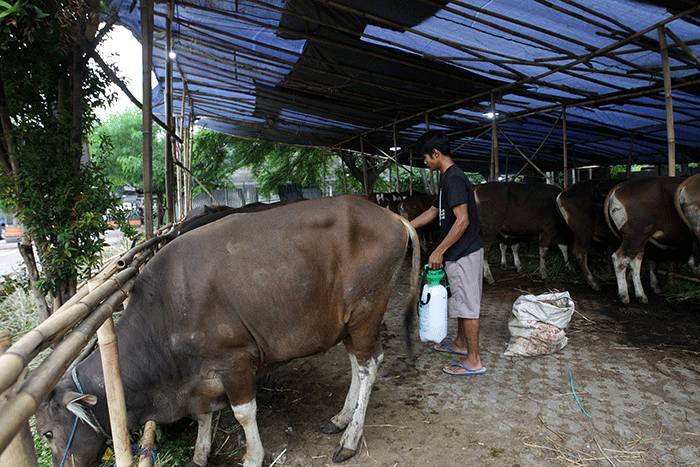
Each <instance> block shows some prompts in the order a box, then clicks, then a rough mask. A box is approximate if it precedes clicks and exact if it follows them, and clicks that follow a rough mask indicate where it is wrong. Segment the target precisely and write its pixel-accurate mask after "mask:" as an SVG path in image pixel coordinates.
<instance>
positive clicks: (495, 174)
mask: <svg viewBox="0 0 700 467" xmlns="http://www.w3.org/2000/svg"><path fill="white" fill-rule="evenodd" d="M491 112H493V116H492V117H491V181H492V182H497V181H498V178H499V176H500V169H499V167H498V126H497V124H496V97H495V95H494V94H493V93H491Z"/></svg>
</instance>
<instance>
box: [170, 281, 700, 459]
mask: <svg viewBox="0 0 700 467" xmlns="http://www.w3.org/2000/svg"><path fill="white" fill-rule="evenodd" d="M492 271H493V272H494V276H495V277H496V279H497V281H498V284H497V286H489V285H487V284H484V296H483V301H482V318H481V357H482V362H483V364H484V366H485V367H486V368H487V369H488V372H487V373H486V374H485V375H480V376H459V377H456V376H448V375H446V374H444V373H443V372H442V371H441V368H442V366H443V365H445V364H448V363H451V362H452V361H456V359H455V358H451V357H450V356H449V355H445V354H440V353H437V352H435V351H433V350H432V349H431V345H429V344H426V343H421V342H420V340H419V338H418V332H417V330H416V332H415V334H414V336H413V340H414V343H415V344H416V347H417V349H416V356H415V359H413V360H409V359H408V357H407V354H406V350H405V345H404V336H403V329H402V324H401V323H402V321H401V315H402V309H403V305H404V303H405V295H406V291H407V285H408V282H407V268H404V273H403V274H402V276H401V277H400V278H399V283H398V284H397V286H396V288H395V290H394V294H393V298H392V301H391V303H390V307H389V309H388V311H387V314H386V316H385V319H384V329H383V332H382V337H383V343H384V349H385V352H386V356H385V360H384V363H383V365H382V367H381V369H380V372H379V377H378V379H377V383H376V384H375V387H374V390H373V392H372V397H371V400H370V406H369V409H368V411H367V419H366V424H365V430H364V439H363V440H362V443H361V447H360V450H359V451H358V453H357V455H356V456H355V457H353V458H351V459H350V460H348V461H346V462H344V463H342V464H334V463H333V461H332V455H333V452H334V450H335V447H336V444H337V442H338V440H339V439H340V435H325V434H322V433H321V432H320V431H319V430H318V427H319V425H320V424H321V423H323V422H325V421H327V420H328V419H330V417H332V416H333V415H334V414H335V413H336V412H337V411H338V410H340V408H341V407H342V404H343V400H344V398H345V394H346V391H347V388H348V385H349V382H350V370H349V368H350V365H349V362H348V359H347V355H346V353H345V351H344V348H343V347H342V346H337V347H335V348H333V349H331V350H330V351H329V352H327V353H326V354H325V355H318V356H314V357H309V358H302V359H298V360H295V361H293V362H291V363H290V364H288V365H286V366H285V367H283V368H281V369H279V370H276V371H275V372H273V373H272V374H271V375H269V376H268V377H266V379H265V380H264V381H262V382H261V383H260V385H259V390H258V407H259V413H258V421H259V424H260V430H261V436H262V441H263V444H264V446H265V449H266V459H265V464H264V465H266V466H268V465H270V466H271V465H273V463H274V465H277V466H327V465H343V466H370V467H373V466H382V467H384V466H386V467H392V466H499V467H501V466H506V467H517V466H520V467H526V466H608V465H609V466H613V467H622V466H691V465H692V466H696V465H700V403H699V401H700V377H699V374H698V373H700V332H699V331H700V306H698V304H697V303H689V302H687V301H685V302H680V303H672V302H670V301H668V300H666V299H663V298H661V297H658V296H655V295H653V294H651V293H649V294H648V295H649V298H650V304H648V305H639V304H634V303H633V304H632V305H631V306H630V307H623V306H621V304H620V302H619V301H617V299H616V296H617V290H616V286H615V284H614V283H611V282H610V283H607V284H604V286H603V287H604V291H603V292H601V293H597V292H593V291H592V290H590V289H588V288H587V287H586V286H585V285H581V284H574V285H571V284H564V283H557V281H556V280H555V281H554V282H551V283H548V284H544V283H543V282H541V281H539V280H538V277H533V276H529V275H519V274H517V273H516V272H515V271H514V270H512V269H511V270H507V271H501V270H500V269H498V268H497V267H494V268H492ZM699 286H700V285H699ZM552 289H557V290H568V291H569V292H570V294H571V297H572V298H573V300H574V302H575V304H576V313H574V316H573V318H572V320H571V323H570V325H569V328H568V329H567V331H566V332H567V336H568V338H569V344H568V346H567V347H565V348H564V349H563V350H562V351H561V352H559V353H557V354H553V355H548V356H539V357H505V356H503V352H504V350H505V347H506V345H507V343H508V340H509V337H510V335H509V332H508V327H507V323H508V321H509V319H510V317H511V314H512V311H511V309H512V304H513V302H514V301H515V299H516V298H517V297H518V296H520V295H522V294H523V293H524V292H523V291H527V292H529V293H534V294H540V293H545V292H548V291H550V290H552ZM415 325H416V327H417V319H416V320H415ZM449 335H452V336H453V335H454V323H450V333H449ZM449 335H448V337H449ZM572 385H573V389H572ZM577 398H578V401H577ZM579 402H580V404H579ZM183 423H184V424H185V426H180V427H171V428H170V429H169V431H170V432H171V433H176V435H177V436H182V429H184V430H185V436H187V437H193V436H194V433H195V431H196V427H195V426H194V424H193V423H192V422H191V421H187V422H181V424H183ZM216 424H217V425H216V426H217V432H216V438H215V443H214V447H213V453H214V455H213V456H212V458H211V460H210V464H209V465H213V466H224V465H227V466H228V465H239V462H240V460H241V455H242V448H241V446H242V441H243V438H244V437H243V434H242V430H241V429H240V427H239V426H238V425H237V423H236V422H235V420H233V417H232V415H231V413H230V411H223V412H221V413H220V414H218V415H217V417H216Z"/></svg>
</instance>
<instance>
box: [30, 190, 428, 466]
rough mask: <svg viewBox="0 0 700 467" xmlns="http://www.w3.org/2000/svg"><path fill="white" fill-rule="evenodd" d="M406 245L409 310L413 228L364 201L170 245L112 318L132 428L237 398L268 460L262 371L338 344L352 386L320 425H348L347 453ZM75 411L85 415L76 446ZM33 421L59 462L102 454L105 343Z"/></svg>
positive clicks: (321, 205) (330, 203)
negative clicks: (260, 417)
mask: <svg viewBox="0 0 700 467" xmlns="http://www.w3.org/2000/svg"><path fill="white" fill-rule="evenodd" d="M409 240H410V241H411V242H412V243H413V264H412V266H413V269H412V274H411V281H412V286H411V293H410V294H409V295H410V296H409V297H408V308H407V313H412V312H413V310H412V308H413V305H414V304H415V302H416V300H417V297H418V292H419V290H418V287H419V285H418V282H417V280H416V279H417V275H418V270H419V267H420V264H419V249H418V248H417V245H416V242H417V239H416V233H415V230H414V229H413V228H412V227H411V226H410V225H409V223H408V222H407V221H406V220H405V219H403V218H401V217H399V216H398V215H396V214H393V213H391V212H389V211H387V210H386V209H382V208H380V207H378V206H376V205H374V204H372V203H370V202H368V201H366V200H365V199H363V198H361V197H359V196H343V197H338V198H321V199H317V200H311V201H305V202H302V203H294V204H290V205H287V206H283V207H279V208H277V209H271V210H268V211H264V212H259V213H251V214H246V215H241V216H227V217H225V218H223V219H221V220H218V221H215V222H212V223H209V224H207V225H205V226H201V227H199V228H197V229H194V230H192V231H190V232H189V233H188V234H187V235H183V236H181V237H179V238H177V239H175V240H173V241H172V242H170V243H168V244H167V245H166V246H165V247H164V248H162V249H161V251H160V252H159V253H158V254H156V255H155V257H154V258H153V259H151V260H150V261H149V262H148V263H147V265H146V267H145V268H144V270H143V271H142V272H141V273H140V274H139V276H138V277H137V279H136V283H135V285H134V288H133V292H132V294H131V297H130V299H129V304H128V306H127V308H126V311H124V314H123V316H122V317H121V319H120V320H119V322H118V324H117V336H118V341H119V357H120V361H121V365H122V376H123V383H124V391H125V396H126V401H127V418H128V428H129V429H131V428H134V427H136V426H139V425H141V424H143V423H145V422H146V421H148V420H153V421H155V422H157V423H172V422H174V421H176V420H179V419H180V418H182V417H184V416H185V415H187V414H210V413H211V412H213V411H215V410H219V409H222V408H224V407H225V406H226V405H230V406H231V407H232V409H233V413H234V415H235V417H236V419H237V420H238V421H239V422H240V423H241V425H242V426H243V429H244V432H245V437H246V443H247V452H246V454H245V457H244V464H243V465H244V466H245V467H259V466H260V465H261V464H262V461H263V457H264V449H263V446H262V442H261V440H260V436H259V433H258V426H257V421H256V399H255V383H256V379H258V378H260V377H261V376H263V375H265V374H266V373H268V372H269V371H271V370H273V369H274V368H276V367H278V366H280V365H282V364H283V363H286V362H289V361H290V360H292V359H294V358H298V357H303V356H308V355H312V354H316V353H320V352H324V351H326V350H328V349H329V348H331V347H333V346H334V345H336V344H337V343H339V342H343V344H345V347H346V349H347V351H348V354H349V356H350V361H351V365H352V382H351V385H350V390H349V391H348V395H347V398H346V400H345V405H344V407H343V408H342V410H341V411H340V412H339V413H338V414H337V415H336V416H334V417H333V418H332V419H331V420H330V422H328V423H327V424H326V425H325V426H324V430H325V431H326V432H339V431H341V430H343V429H345V432H344V434H343V436H342V437H341V439H340V443H339V445H338V448H337V450H336V452H335V454H334V456H333V459H334V461H336V462H340V461H343V460H345V459H348V458H350V457H352V456H353V455H354V454H355V452H356V450H357V447H358V442H359V440H360V439H361V437H362V432H363V425H364V419H365V412H366V409H367V404H368V401H369V397H370V393H371V390H372V384H373V383H374V381H375V379H376V376H377V370H378V366H379V363H380V362H381V360H382V356H383V353H382V350H381V341H380V328H381V323H382V318H383V315H384V312H385V310H386V307H387V304H388V302H389V297H390V294H391V291H392V288H393V285H394V283H395V281H396V278H397V276H398V273H399V269H400V267H401V264H402V263H403V261H404V258H405V254H406V251H407V248H408V242H409ZM406 316H410V315H409V314H407V315H406ZM76 416H78V417H79V418H80V420H81V422H80V423H78V422H76V425H75V426H76V429H77V431H76V433H75V439H74V440H73V442H72V444H71V445H70V446H69V447H68V448H67V445H68V440H69V438H70V436H71V428H72V427H73V426H74V420H76ZM201 418H205V417H201ZM36 425H37V430H38V432H39V433H40V434H41V436H42V437H43V438H44V439H46V440H47V441H48V443H49V445H50V447H51V451H52V454H53V462H54V466H58V465H59V463H60V462H61V459H62V457H63V455H64V452H66V450H68V454H69V458H68V463H67V465H70V466H76V467H87V466H92V465H95V463H97V462H98V460H99V459H100V458H101V456H102V453H103V452H104V450H105V446H106V444H105V443H106V441H107V437H106V436H105V435H104V434H100V431H102V430H101V429H100V427H104V428H107V430H105V431H107V432H108V427H109V421H108V412H107V405H106V400H105V392H104V380H103V376H102V370H101V365H100V355H99V350H98V351H96V352H93V353H92V354H91V355H89V356H88V357H87V358H86V359H85V360H83V361H82V362H80V363H79V364H78V365H77V366H76V367H75V371H74V372H73V374H70V372H69V373H67V374H66V375H65V376H64V377H63V378H62V379H61V381H60V382H59V384H58V385H57V386H56V388H55V389H54V390H53V391H52V393H51V395H50V396H49V398H48V400H47V401H46V402H44V403H43V404H42V405H41V407H40V408H39V410H38V412H37V416H36ZM200 427H201V425H200ZM104 428H103V429H104ZM200 434H201V433H200ZM205 437H206V436H205ZM199 441H200V440H199V437H198V445H197V446H198V451H197V452H195V459H194V460H195V461H197V464H199V465H203V464H204V463H205V462H206V452H202V451H201V450H199V447H200V446H202V445H203V446H204V449H206V448H207V446H210V443H209V444H207V442H206V440H204V442H203V443H200V442H199Z"/></svg>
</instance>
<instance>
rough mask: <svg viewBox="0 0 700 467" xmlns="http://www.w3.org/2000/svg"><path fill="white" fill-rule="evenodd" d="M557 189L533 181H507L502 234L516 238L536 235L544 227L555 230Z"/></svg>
mask: <svg viewBox="0 0 700 467" xmlns="http://www.w3.org/2000/svg"><path fill="white" fill-rule="evenodd" d="M560 192H561V189H560V188H557V187H555V186H553V185H545V184H533V183H527V184H526V183H509V184H508V215H507V217H506V221H505V224H504V225H503V227H502V228H501V231H502V233H504V234H508V235H512V236H515V237H521V236H522V237H528V236H529V237H534V238H537V236H539V234H540V233H541V232H542V231H543V230H550V229H558V227H559V226H560V224H561V221H563V219H560V217H559V214H558V212H557V208H556V199H557V195H558V194H559V193H560Z"/></svg>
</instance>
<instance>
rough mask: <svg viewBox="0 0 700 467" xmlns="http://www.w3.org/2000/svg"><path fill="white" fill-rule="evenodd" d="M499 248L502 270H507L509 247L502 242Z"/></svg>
mask: <svg viewBox="0 0 700 467" xmlns="http://www.w3.org/2000/svg"><path fill="white" fill-rule="evenodd" d="M498 247H499V248H500V249H501V269H504V270H505V269H506V268H507V267H508V262H507V261H506V250H507V249H508V245H507V244H506V243H502V242H500V243H499V244H498Z"/></svg>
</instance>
